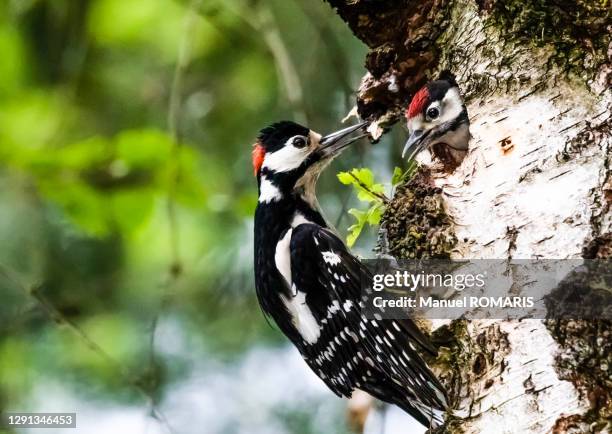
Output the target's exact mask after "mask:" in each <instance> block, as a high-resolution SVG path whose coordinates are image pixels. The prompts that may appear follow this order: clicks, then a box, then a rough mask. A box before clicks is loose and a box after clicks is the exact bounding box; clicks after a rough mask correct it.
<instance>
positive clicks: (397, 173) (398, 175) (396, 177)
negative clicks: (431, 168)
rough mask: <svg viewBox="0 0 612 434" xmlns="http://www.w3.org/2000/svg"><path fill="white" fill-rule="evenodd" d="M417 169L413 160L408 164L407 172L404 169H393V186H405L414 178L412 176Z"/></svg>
mask: <svg viewBox="0 0 612 434" xmlns="http://www.w3.org/2000/svg"><path fill="white" fill-rule="evenodd" d="M417 167H418V166H417V163H416V161H414V160H412V161H410V162H409V163H408V167H407V168H406V171H402V169H401V168H399V167H396V168H395V169H393V178H391V185H392V186H394V187H395V186H396V185H400V184H403V183H404V182H406V181H407V180H408V179H410V178H412V176H413V175H414V173H415V172H416V169H417Z"/></svg>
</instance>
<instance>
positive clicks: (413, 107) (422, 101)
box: [406, 87, 429, 118]
mask: <svg viewBox="0 0 612 434" xmlns="http://www.w3.org/2000/svg"><path fill="white" fill-rule="evenodd" d="M428 100H429V92H428V91H427V87H423V88H421V90H419V91H418V92H417V93H416V94H414V97H413V98H412V101H410V106H409V107H408V110H406V117H407V118H413V117H415V116H416V115H418V114H419V113H421V112H422V111H423V109H424V108H425V105H426V104H427V102H428Z"/></svg>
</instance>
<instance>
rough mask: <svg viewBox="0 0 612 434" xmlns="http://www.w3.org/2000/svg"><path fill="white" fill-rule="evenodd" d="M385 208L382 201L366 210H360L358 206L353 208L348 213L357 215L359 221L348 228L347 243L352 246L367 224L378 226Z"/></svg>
mask: <svg viewBox="0 0 612 434" xmlns="http://www.w3.org/2000/svg"><path fill="white" fill-rule="evenodd" d="M384 210H385V207H384V205H383V204H382V203H375V204H374V205H372V206H371V207H370V208H368V209H367V210H365V211H360V210H358V209H356V208H351V209H349V210H348V213H349V214H350V215H352V216H353V217H355V218H356V219H357V221H356V222H355V223H354V224H353V225H351V226H350V227H349V228H348V230H349V234H348V235H347V236H346V243H347V244H348V246H349V247H352V246H353V245H354V244H355V241H357V238H359V235H361V231H362V230H363V227H364V226H365V225H366V223H367V224H369V225H370V226H376V225H378V224H379V223H380V218H381V217H382V214H383V212H384Z"/></svg>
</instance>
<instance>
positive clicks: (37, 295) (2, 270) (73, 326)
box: [0, 264, 174, 434]
mask: <svg viewBox="0 0 612 434" xmlns="http://www.w3.org/2000/svg"><path fill="white" fill-rule="evenodd" d="M0 275H2V276H4V277H5V278H6V280H8V281H9V282H10V283H12V284H13V285H14V286H15V287H17V288H19V289H20V290H21V291H22V292H23V293H24V294H25V295H26V296H28V297H32V298H33V299H34V300H36V301H37V303H38V305H39V306H40V307H41V308H42V309H43V310H44V311H45V313H46V314H47V315H48V316H49V319H51V320H52V321H53V322H55V323H57V324H60V325H62V326H64V327H66V328H67V329H68V330H69V331H70V332H71V333H72V334H73V335H75V336H76V337H77V338H78V339H79V340H80V341H81V342H82V343H83V344H84V345H85V346H86V347H87V348H89V349H90V350H91V351H93V352H94V353H96V354H97V355H98V356H99V357H100V358H102V359H104V361H105V362H106V363H108V364H109V365H111V366H112V367H113V369H115V370H116V372H117V374H118V376H119V377H120V378H121V379H122V380H123V381H124V382H125V383H127V384H129V385H130V386H131V387H132V388H134V389H135V390H136V391H138V392H139V393H140V394H141V395H142V396H143V397H144V398H145V399H146V400H147V401H148V402H149V403H150V404H151V415H152V416H153V417H154V418H155V419H156V420H158V421H159V422H160V424H162V425H163V426H164V428H165V429H166V431H167V432H168V433H170V434H172V433H173V432H174V431H173V430H172V427H171V426H170V424H169V422H168V420H167V418H166V417H165V416H164V414H163V413H162V412H161V410H159V409H158V408H157V406H156V405H155V397H154V396H153V395H151V393H150V392H149V391H148V390H147V389H146V388H144V387H143V386H142V385H141V384H140V383H139V382H138V381H137V380H134V379H133V378H132V377H131V376H130V374H129V372H128V371H127V369H125V367H124V366H123V365H122V364H121V363H120V362H119V361H117V360H116V359H115V358H113V357H112V356H111V355H110V354H108V353H107V352H106V351H104V349H103V348H102V347H101V346H100V345H99V344H98V343H97V342H96V341H94V340H93V339H92V338H91V337H90V336H89V335H88V334H87V333H86V332H85V331H84V330H83V329H82V328H81V327H79V325H78V324H77V323H75V322H74V321H72V320H71V319H69V318H67V317H65V316H64V315H63V314H62V312H61V311H60V310H59V309H57V307H55V305H54V304H53V303H51V302H50V301H49V300H48V299H47V298H46V297H45V296H44V295H43V294H42V293H41V292H40V289H39V288H38V287H36V286H34V285H32V286H27V285H25V284H24V283H22V282H21V279H20V278H19V277H18V276H17V274H16V273H14V272H13V271H11V270H10V269H9V268H8V267H7V266H5V265H3V264H0Z"/></svg>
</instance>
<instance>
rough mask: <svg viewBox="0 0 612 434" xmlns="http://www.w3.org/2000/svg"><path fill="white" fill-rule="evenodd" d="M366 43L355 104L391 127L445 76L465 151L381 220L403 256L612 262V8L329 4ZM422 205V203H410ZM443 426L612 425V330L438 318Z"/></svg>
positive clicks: (541, 429) (557, 428)
mask: <svg viewBox="0 0 612 434" xmlns="http://www.w3.org/2000/svg"><path fill="white" fill-rule="evenodd" d="M326 1H328V3H330V4H331V5H332V6H333V7H334V8H336V10H337V12H338V14H339V15H340V16H341V18H342V19H343V20H344V21H345V22H347V24H348V25H349V26H350V28H351V29H352V31H353V33H354V34H355V36H357V37H358V38H359V39H361V40H362V41H364V42H365V43H366V44H367V45H368V46H369V47H370V53H369V54H368V56H367V58H366V68H367V69H368V73H367V74H366V76H365V77H364V78H363V80H362V83H361V86H360V89H359V94H358V98H357V107H358V110H359V113H360V115H361V116H362V117H364V118H366V119H368V120H370V121H375V122H378V123H379V124H380V125H381V126H382V127H383V128H388V127H390V125H391V124H392V123H393V122H395V121H397V119H398V117H399V115H400V113H401V112H402V109H403V108H404V107H405V106H406V105H407V104H408V102H409V100H410V97H411V96H412V95H413V94H414V92H415V91H416V90H418V88H419V87H420V86H422V85H423V84H424V83H425V82H426V81H427V80H428V79H431V78H432V77H435V75H436V73H437V72H438V71H440V70H442V69H450V70H451V71H452V72H454V73H455V74H456V76H457V81H458V82H459V85H460V87H461V89H462V91H463V94H464V96H465V100H466V105H467V108H468V112H469V114H470V121H471V132H472V136H473V138H472V140H471V142H470V151H469V153H468V155H467V156H466V158H465V159H464V161H463V162H462V164H461V165H460V166H459V167H458V168H457V169H456V170H455V171H454V172H452V173H447V172H446V171H444V170H442V167H441V164H440V162H439V161H437V160H436V159H435V158H432V157H431V155H429V154H427V153H425V154H423V155H422V156H420V157H419V159H420V162H421V163H422V164H423V165H424V166H426V167H427V170H424V171H421V172H420V174H419V176H418V177H417V178H416V179H414V180H412V181H410V183H409V184H407V185H405V186H402V187H400V188H398V191H397V194H396V196H395V197H394V198H393V200H392V202H391V204H390V205H389V207H388V208H387V211H386V213H385V216H384V218H383V229H384V230H385V234H386V236H387V238H388V245H389V247H390V252H389V253H391V254H393V255H395V256H397V257H403V258H420V257H431V256H434V257H436V256H437V257H451V258H580V257H584V258H593V257H599V258H610V253H611V251H612V213H611V212H610V203H611V202H612V176H611V173H612V165H611V164H610V163H611V161H610V160H611V158H612V157H611V155H612V152H611V147H612V135H611V127H612V116H611V108H612V94H611V92H610V87H611V84H612V61H611V58H610V57H611V55H612V44H611V39H610V35H611V34H612V23H611V21H610V5H609V3H608V2H606V1H603V2H602V1H598V0H578V1H576V2H569V1H562V0H539V1H537V2H523V1H518V0H510V1H503V2H502V1H501V0H454V1H451V0H448V1H444V0H439V1H436V0H433V1H426V2H415V1H410V2H405V1H403V2H400V1H388V2H374V1H368V0H350V1H348V0H345V1H340V0H326ZM415 204H418V206H417V207H415V206H414V205H415ZM434 329H435V331H434V334H433V336H434V338H436V339H437V340H438V341H439V342H440V343H441V351H440V356H439V357H438V360H436V361H435V362H433V365H434V369H436V370H437V372H439V374H440V377H441V378H442V380H443V381H444V382H445V384H447V385H448V387H449V390H450V391H451V397H452V399H453V401H454V404H455V408H456V410H457V411H456V414H457V415H459V416H461V417H451V418H450V419H449V421H448V423H447V426H446V427H445V430H446V432H463V433H480V432H492V431H491V427H495V432H499V433H548V432H554V433H562V432H609V431H610V430H612V425H611V422H610V420H611V418H612V416H611V414H610V408H612V401H611V396H612V365H611V361H610V341H611V337H612V335H611V333H612V332H611V324H610V322H609V321H607V322H606V321H604V320H593V321H585V320H582V321H568V320H563V321H562V320H546V321H541V320H523V321H496V320H475V321H470V322H465V321H453V322H450V321H437V322H434Z"/></svg>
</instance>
